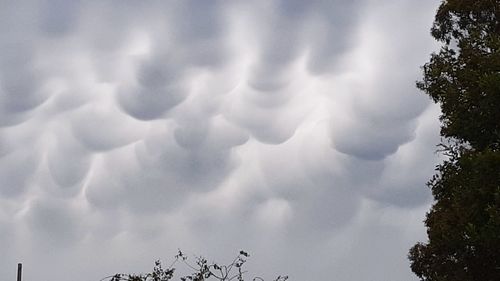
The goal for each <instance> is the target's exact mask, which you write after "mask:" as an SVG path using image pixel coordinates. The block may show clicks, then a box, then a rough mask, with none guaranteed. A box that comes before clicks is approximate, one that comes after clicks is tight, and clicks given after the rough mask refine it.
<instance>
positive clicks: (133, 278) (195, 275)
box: [101, 250, 288, 281]
mask: <svg viewBox="0 0 500 281" xmlns="http://www.w3.org/2000/svg"><path fill="white" fill-rule="evenodd" d="M248 257H249V254H248V253H247V252H245V251H240V252H239V254H238V255H237V256H236V257H235V258H234V260H233V261H232V262H231V263H230V264H227V265H221V264H218V263H209V262H208V260H207V259H206V258H204V257H201V256H200V257H197V258H196V261H195V264H194V265H193V264H191V263H190V262H189V261H188V257H187V256H186V255H185V254H184V253H183V252H181V251H180V250H179V252H178V254H177V255H176V256H175V260H174V262H173V263H172V264H171V265H170V266H169V267H168V268H167V269H163V268H162V265H161V262H160V261H156V262H155V266H154V268H153V271H152V272H151V273H146V274H123V273H118V274H115V275H112V276H108V277H105V278H103V279H101V281H104V280H108V281H169V280H172V279H173V278H174V272H175V268H174V266H175V265H176V264H177V263H178V262H182V263H183V264H184V265H186V266H187V267H188V268H189V269H191V270H192V271H193V272H192V273H191V274H190V275H186V276H181V277H180V278H179V279H180V280H181V281H204V280H219V281H231V280H237V281H244V280H245V279H244V275H245V273H247V271H245V270H244V269H243V266H244V264H245V263H246V261H247V258H248ZM286 280H288V276H278V277H277V278H276V279H274V281H286ZM252 281H264V279H262V278H261V277H254V278H253V279H252Z"/></svg>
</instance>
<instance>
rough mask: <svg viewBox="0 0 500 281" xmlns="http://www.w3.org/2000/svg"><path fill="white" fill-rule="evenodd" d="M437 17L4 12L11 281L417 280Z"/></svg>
mask: <svg viewBox="0 0 500 281" xmlns="http://www.w3.org/2000/svg"><path fill="white" fill-rule="evenodd" d="M437 4H438V3H437V1H428V2H426V3H415V2H414V1H409V0H405V1H400V0H398V1H396V0H385V1H372V0H356V1H346V0H332V1H320V0H318V1H295V0H293V1H285V0H283V1H252V2H249V1H231V2H224V1H167V2H163V1H140V2H134V1H124V2H123V1H108V2H100V1H97V2H92V1H33V2H30V1H21V2H3V3H2V4H0V5H1V6H2V8H1V9H0V50H1V53H2V55H1V56H0V249H2V263H1V264H0V276H5V277H6V278H7V279H9V278H10V279H14V274H15V264H16V263H17V262H23V263H24V264H25V276H26V279H40V280H45V279H47V280H48V279H50V280H61V281H63V280H68V279H71V280H75V281H79V280H82V281H83V280H99V279H100V278H102V277H104V276H107V275H109V274H112V273H115V272H128V271H141V270H144V271H146V270H148V269H149V267H150V265H151V264H152V261H153V260H155V259H157V258H163V259H169V258H170V257H171V256H172V255H174V254H175V251H176V249H177V248H182V249H184V250H186V251H187V252H189V253H194V254H203V255H206V256H209V257H213V258H214V259H219V260H228V259H230V258H231V257H232V255H233V253H235V252H236V251H237V250H239V249H246V250H248V251H249V252H251V254H252V256H253V257H254V259H253V260H252V261H251V264H250V266H251V269H252V270H255V271H258V272H262V273H263V275H264V276H266V277H272V275H273V274H280V273H287V274H289V275H290V276H291V278H292V279H293V280H326V279H335V280H347V281H349V280H368V279H370V280H380V281H382V280H412V278H413V279H415V277H413V276H412V275H411V273H410V270H409V266H408V263H407V261H406V252H407V249H408V248H409V247H410V245H412V244H413V243H414V242H415V241H417V240H420V239H423V237H424V229H423V225H422V223H421V221H422V219H423V216H424V213H425V211H426V209H427V208H428V205H429V204H430V200H431V198H430V194H429V192H428V191H427V190H426V188H425V187H424V183H425V182H426V181H427V179H428V178H429V177H430V176H431V175H432V174H433V169H434V165H435V164H436V163H437V161H438V159H437V156H436V155H435V153H434V150H435V144H436V143H438V141H439V139H438V131H439V128H438V127H439V124H438V122H437V116H438V114H439V109H438V108H437V107H436V106H435V105H431V104H430V101H429V100H428V99H427V98H426V97H425V96H424V95H423V94H421V93H418V91H417V90H416V89H415V86H414V83H415V80H417V79H418V77H419V75H420V71H419V66H420V65H422V64H423V63H424V62H425V61H426V59H427V56H428V54H429V53H430V52H431V51H432V50H433V49H434V48H435V47H436V46H435V44H434V43H433V42H432V40H431V38H430V36H429V35H428V29H429V27H430V24H431V22H432V18H433V14H434V12H435V9H436V6H437Z"/></svg>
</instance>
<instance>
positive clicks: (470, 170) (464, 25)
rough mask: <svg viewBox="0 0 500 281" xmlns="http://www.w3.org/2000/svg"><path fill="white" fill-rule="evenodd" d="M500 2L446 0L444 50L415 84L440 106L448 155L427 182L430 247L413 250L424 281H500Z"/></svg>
mask: <svg viewBox="0 0 500 281" xmlns="http://www.w3.org/2000/svg"><path fill="white" fill-rule="evenodd" d="M499 13H500V0H447V1H443V3H442V4H441V6H440V7H439V9H438V12H437V15H436V18H435V22H434V25H433V27H432V30H431V32H432V35H433V36H434V37H435V38H436V39H437V40H439V41H441V42H442V43H443V44H444V45H443V47H442V49H441V51H440V52H439V53H437V54H432V55H431V59H430V61H429V62H428V63H427V64H426V65H424V67H423V72H424V73H423V74H424V77H423V80H422V81H420V82H418V83H417V86H418V87H419V88H420V89H421V90H423V91H424V92H425V93H426V94H428V95H429V96H430V97H431V98H432V99H433V100H434V101H435V102H437V103H439V104H440V106H441V111H442V115H441V117H440V118H441V121H442V126H441V135H442V136H443V137H445V138H446V141H447V142H448V143H450V144H449V145H442V146H443V148H444V149H443V151H444V152H445V153H446V154H447V155H448V156H449V159H448V160H446V161H444V163H442V164H441V165H439V166H438V167H437V174H436V175H435V176H434V177H433V178H432V179H431V181H429V183H428V186H429V187H430V188H431V190H432V193H433V195H434V198H435V200H436V202H435V204H434V205H433V206H432V208H431V210H430V211H429V213H428V214H427V218H426V220H425V224H426V226H427V234H428V238H429V241H428V243H417V244H416V245H415V246H413V248H412V249H411V250H410V253H409V259H410V261H411V268H412V270H413V272H414V273H415V274H417V276H419V277H420V278H421V279H422V280H428V281H435V280H439V281H447V280H462V281H467V280H481V281H489V280H491V281H493V280H500V251H499V250H498V249H500V24H499V22H498V19H499Z"/></svg>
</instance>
